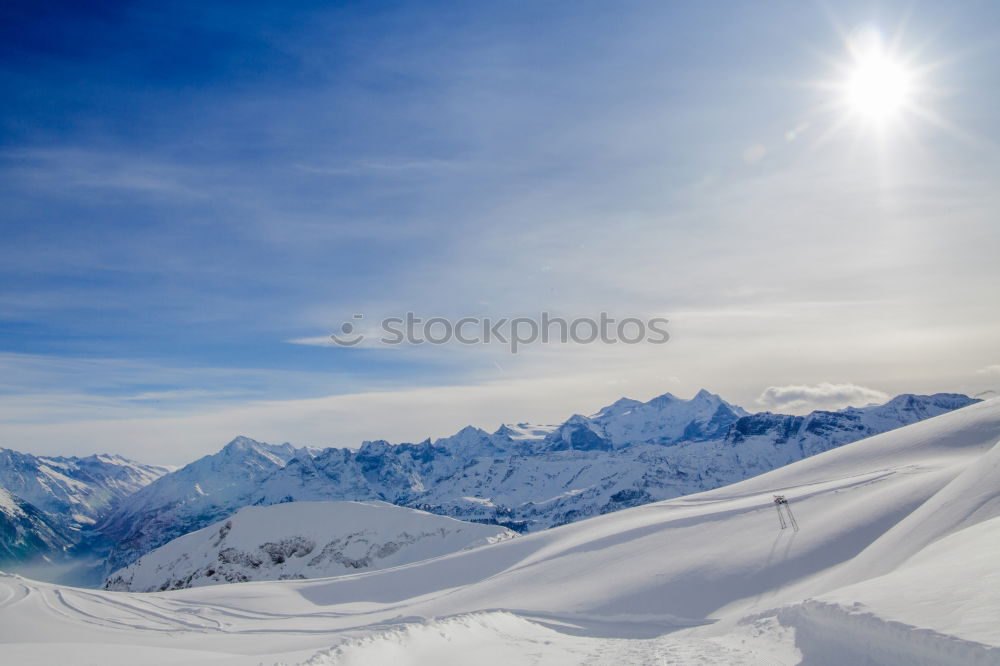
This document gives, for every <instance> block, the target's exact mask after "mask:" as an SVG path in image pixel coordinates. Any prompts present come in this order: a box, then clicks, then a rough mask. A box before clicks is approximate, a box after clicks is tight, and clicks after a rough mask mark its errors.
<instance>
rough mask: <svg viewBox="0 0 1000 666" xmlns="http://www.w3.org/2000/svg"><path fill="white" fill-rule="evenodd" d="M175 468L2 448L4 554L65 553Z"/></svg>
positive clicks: (0, 534) (0, 539)
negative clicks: (138, 491)
mask: <svg viewBox="0 0 1000 666" xmlns="http://www.w3.org/2000/svg"><path fill="white" fill-rule="evenodd" d="M171 470H172V468H169V467H162V466H159V465H145V464H142V463H139V462H136V461H134V460H129V459H128V458H124V457H122V456H117V455H111V454H106V453H105V454H95V455H91V456H86V457H83V458H78V457H64V456H35V455H31V454H29V453H21V452H19V451H12V450H10V449H4V448H0V493H2V494H3V498H4V499H3V502H0V504H3V506H2V507H0V513H2V514H3V515H2V516H0V522H2V525H0V555H3V556H6V557H7V558H9V559H11V560H17V561H25V560H29V559H33V558H35V557H50V556H58V555H63V554H66V553H67V552H69V551H71V550H73V549H74V548H78V547H80V546H81V544H83V543H84V542H85V541H87V540H90V539H93V538H95V533H94V531H93V526H94V525H95V524H96V523H97V522H98V521H99V520H101V519H102V518H103V517H104V516H106V515H107V514H108V513H109V512H110V511H111V510H113V509H114V508H115V507H116V506H117V505H118V503H119V502H121V501H122V500H124V499H125V498H126V497H129V496H130V495H132V494H133V493H135V492H136V491H137V490H139V489H140V488H142V487H143V486H145V485H147V484H149V483H151V482H152V481H154V480H156V479H158V478H160V477H161V476H163V475H164V474H167V473H168V472H170V471H171Z"/></svg>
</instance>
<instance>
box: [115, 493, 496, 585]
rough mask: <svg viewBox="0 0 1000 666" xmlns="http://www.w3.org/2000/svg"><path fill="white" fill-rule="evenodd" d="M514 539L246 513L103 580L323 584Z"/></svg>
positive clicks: (391, 523) (280, 511) (476, 530)
mask: <svg viewBox="0 0 1000 666" xmlns="http://www.w3.org/2000/svg"><path fill="white" fill-rule="evenodd" d="M515 536H516V533H514V532H511V531H510V530H507V529H505V528H502V527H498V526H496V525H479V524H475V523H466V522H462V521H460V520H455V519H454V518H447V517H445V516H436V515H434V514H430V513H426V512H424V511H416V510H414V509H406V508H402V507H398V506H393V505H392V504H386V503H385V502H290V503H287V504H276V505H274V506H267V507H256V506H248V507H244V508H242V509H240V510H239V511H237V512H236V513H235V514H234V515H233V516H231V517H230V518H227V519H225V520H222V521H219V522H217V523H215V524H214V525H211V526H209V527H206V528H204V529H201V530H198V531H197V532H192V533H190V534H185V535H184V536H182V537H179V538H177V539H174V540H173V541H171V542H170V543H167V544H166V545H164V546H160V547H159V548H157V549H156V550H154V551H153V552H151V553H147V554H146V555H144V556H143V557H141V558H140V559H139V560H138V561H137V562H134V563H133V564H131V565H129V566H128V567H125V568H124V569H121V570H119V571H116V572H115V573H114V574H112V575H111V576H109V577H108V580H107V581H106V583H105V588H106V589H110V590H131V591H134V592H152V591H154V590H172V589H181V588H186V587H197V586H200V585H212V584H216V583H227V582H228V583H236V582H246V581H252V580H287V579H290V578H321V577H324V576H337V575H341V574H345V573H353V572H355V571H358V570H375V569H383V568H386V567H394V566H399V565H401V564H407V563H410V562H417V561H419V560H426V559H429V558H432V557H439V556H441V555H446V554H448V553H452V552H456V551H460V550H465V549H468V548H473V547H475V546H481V545H484V544H488V543H496V542H498V541H503V540H505V539H510V538H513V537H515Z"/></svg>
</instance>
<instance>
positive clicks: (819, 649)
mask: <svg viewBox="0 0 1000 666" xmlns="http://www.w3.org/2000/svg"><path fill="white" fill-rule="evenodd" d="M855 607H857V608H862V607H863V606H861V604H855ZM777 617H778V621H779V622H781V624H783V625H785V626H788V627H792V628H793V629H795V644H796V647H797V648H798V649H799V650H801V652H802V656H803V663H808V664H810V665H811V666H841V665H842V664H847V663H850V664H856V665H857V666H939V665H940V664H967V665H968V666H996V664H998V663H1000V647H994V646H990V645H985V644H983V643H978V642H976V641H970V640H964V639H962V638H958V637H956V636H950V635H947V634H942V633H940V632H937V631H934V630H932V629H925V628H922V627H915V626H913V625H909V624H906V623H903V622H898V621H896V620H886V619H884V618H881V617H878V616H877V615H875V614H874V613H868V612H860V611H852V610H851V609H849V608H845V607H843V606H841V605H839V604H831V603H825V602H822V601H817V600H815V599H808V600H806V601H804V602H802V603H801V604H796V605H794V606H787V607H785V608H781V609H778V610H777ZM745 619H746V618H745Z"/></svg>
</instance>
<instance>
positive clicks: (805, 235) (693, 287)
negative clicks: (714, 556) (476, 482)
mask: <svg viewBox="0 0 1000 666" xmlns="http://www.w3.org/2000/svg"><path fill="white" fill-rule="evenodd" d="M997 25H1000V6H997V5H996V3H992V2H987V1H983V2H953V3H940V2H879V3H873V2H838V3H829V4H823V3H819V2H797V1H795V2H793V1H788V2H782V1H777V0H776V1H772V2H767V3H722V2H699V3H694V2H690V3H686V2H676V3H663V2H640V1H635V2H623V3H607V2H587V1H579V2H568V1H567V2H545V3H537V2H504V3H435V2H378V3H370V2H344V3H337V2H327V3H318V2H317V3H312V2H300V3H278V2H239V3H236V2H216V3H194V2H183V1H180V2H172V3H154V2H100V3H91V2H81V1H76V2H42V1H37V0H36V1H34V2H18V1H16V0H15V1H13V2H7V3H4V5H3V7H2V8H0V101H2V104H0V233H2V239H3V241H2V243H0V446H2V447H7V448H13V449H17V450H21V451H27V452H32V453H45V454H63V455H85V454H89V453H92V452H97V451H102V452H103V451H108V452H114V453H121V454H124V455H127V456H130V457H134V458H137V459H140V460H143V461H148V462H155V463H167V464H183V463H184V462H187V461H188V460H190V459H192V458H194V457H197V456H200V455H204V454H207V453H210V452H212V451H214V450H216V449H218V448H220V447H221V446H222V445H223V444H225V443H226V442H227V441H229V440H230V439H232V438H233V437H234V436H236V435H238V434H243V435H247V436H250V437H254V438H256V439H261V440H266V441H273V442H280V441H290V442H292V443H295V444H300V445H312V446H331V445H337V446H357V445H358V444H359V443H360V442H361V441H362V440H366V439H380V438H382V439H388V440H390V441H419V440H422V439H424V438H426V437H440V436H446V435H448V434H451V433H452V432H455V431H457V430H458V429H459V428H461V427H462V426H464V425H466V424H473V425H477V426H480V427H483V428H485V429H489V430H492V429H495V428H496V427H497V426H499V424H500V423H503V422H519V421H531V422H540V423H553V422H561V421H562V420H564V419H565V418H567V417H568V416H570V415H571V414H573V413H576V412H579V413H590V412H595V411H597V410H598V409H599V408H600V407H601V406H603V405H605V404H609V403H611V402H613V401H614V400H615V399H617V398H619V397H621V396H629V397H632V398H636V399H643V400H647V399H649V398H651V397H653V396H656V395H659V394H662V393H665V392H668V391H669V392H671V393H674V394H676V395H678V396H681V397H690V396H691V395H693V394H694V393H695V392H697V391H698V390H699V389H700V388H707V389H708V390H710V391H713V392H715V393H718V394H720V395H722V396H723V397H724V398H726V399H727V400H729V401H731V402H734V403H736V404H740V405H741V406H743V407H744V408H746V409H748V410H750V411H758V410H764V409H769V410H772V411H783V412H790V413H804V412H806V411H809V410H810V409H815V408H840V407H843V406H846V405H848V404H855V405H863V404H868V403H871V402H880V401H882V400H885V399H887V398H888V397H890V396H892V395H895V394H898V393H904V392H912V393H932V392H938V391H954V392H963V393H967V394H969V395H982V396H983V397H987V396H991V395H995V394H993V393H990V391H994V390H1000V349H998V345H997V340H1000V308H998V307H997V297H996V293H997V290H998V287H1000V263H998V262H997V253H998V249H1000V225H998V224H997V212H998V211H1000V188H997V187H996V183H997V182H1000V126H998V121H1000V117H998V116H997V113H996V108H997V106H998V101H1000V100H998V99H997V95H998V92H997V91H1000V66H998V65H997V63H1000V33H998V32H997V30H996V26H997ZM859 35H869V36H870V35H881V38H882V42H883V44H884V51H885V53H888V54H890V55H891V56H892V61H893V63H895V64H898V65H899V67H900V68H902V70H904V71H905V73H906V81H907V94H906V100H905V105H903V107H902V108H900V109H897V110H896V112H894V113H892V114H887V115H885V116H884V117H883V116H880V117H879V118H878V119H873V118H872V117H870V116H866V115H865V114H864V113H861V112H859V110H858V108H857V105H854V106H852V103H851V102H850V99H849V97H850V95H849V92H850V90H853V88H851V85H852V84H851V83H850V82H851V81H854V80H855V79H854V78H852V77H854V76H855V74H854V72H855V70H856V69H857V53H856V50H854V51H852V49H856V46H857V44H858V43H859V42H858V36H859ZM876 87H878V86H876ZM406 312H414V313H417V314H419V315H420V316H422V317H424V318H426V317H444V318H449V319H451V320H452V321H454V320H457V319H458V318H461V317H468V316H472V317H486V316H488V317H494V318H497V317H507V318H513V317H534V318H537V317H538V316H540V313H542V312H546V313H551V314H552V315H553V316H560V317H564V318H567V319H572V318H580V317H597V316H598V314H599V313H601V312H608V313H610V314H611V315H613V316H615V317H617V318H619V319H621V318H624V317H638V318H640V319H643V320H646V319H649V318H652V317H662V318H665V319H668V320H669V322H670V323H669V325H668V329H669V333H670V340H669V342H667V343H666V344H636V345H622V344H617V345H611V344H602V343H594V344H573V343H569V344H559V343H550V344H541V343H536V344H532V345H527V346H525V347H524V348H523V349H522V350H521V351H520V352H519V353H518V354H512V353H510V351H509V349H508V348H506V347H504V346H502V345H498V344H476V345H460V344H455V343H452V344H446V345H426V344H425V345H402V346H387V345H384V344H381V343H377V342H376V341H375V340H374V339H373V337H372V336H371V335H369V337H368V338H367V339H366V342H365V344H360V345H358V346H355V347H340V346H337V345H335V344H332V343H331V342H330V340H329V337H328V336H329V335H330V334H331V333H336V332H338V331H340V327H341V325H342V323H343V322H359V321H361V322H364V326H363V327H362V329H360V330H363V331H364V332H366V333H368V332H370V331H371V330H372V328H371V327H372V326H375V325H376V323H377V322H378V321H379V320H380V319H381V318H384V317H392V316H403V315H405V313H406ZM358 314H362V315H364V318H363V319H361V320H359V319H356V318H354V315H358Z"/></svg>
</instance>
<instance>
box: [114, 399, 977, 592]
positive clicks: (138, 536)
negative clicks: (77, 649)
mask: <svg viewBox="0 0 1000 666" xmlns="http://www.w3.org/2000/svg"><path fill="white" fill-rule="evenodd" d="M973 402H978V401H977V400H974V399H972V398H969V397H967V396H962V395H955V394H936V395H930V396H918V395H901V396H898V397H897V398H894V399H893V400H891V401H889V402H888V403H886V404H885V405H878V406H869V407H862V408H854V407H851V408H847V409H844V410H840V411H816V412H813V413H811V414H808V415H806V416H791V415H782V414H772V413H768V412H764V413H759V414H748V413H747V412H746V411H745V410H743V409H742V408H740V407H738V406H736V405H732V404H730V403H728V402H726V401H725V400H723V399H722V398H720V397H719V396H717V395H715V394H712V393H710V392H708V391H704V390H703V391H699V392H698V393H697V394H696V395H695V396H694V397H692V398H691V399H688V400H685V399H682V398H678V397H676V396H673V395H671V394H669V393H667V394H664V395H662V396H659V397H656V398H653V399H652V400H649V401H648V402H640V401H637V400H630V399H628V398H623V399H621V400H618V401H616V402H614V403H612V404H611V405H608V406H607V407H604V408H603V409H601V410H599V411H598V412H597V413H595V414H592V415H590V416H583V415H579V414H577V415H574V416H571V417H570V418H569V419H567V420H566V421H565V422H563V423H562V424H559V425H553V426H542V425H532V424H527V423H518V424H505V425H503V426H501V427H500V428H498V429H497V430H496V431H495V432H492V433H489V432H487V431H484V430H481V429H479V428H475V427H473V426H467V427H465V428H463V429H461V430H460V431H458V432H457V433H455V434H454V435H451V436H450V437H444V438H441V439H438V440H435V441H431V440H425V441H423V442H420V443H417V444H410V443H404V444H390V443H389V442H386V441H381V440H378V441H367V442H364V443H362V445H361V446H360V448H358V449H357V450H350V449H340V448H328V449H321V450H317V449H295V448H294V447H292V446H291V445H289V444H282V445H277V446H276V445H271V444H265V443H262V442H256V441H254V440H252V439H249V438H246V437H238V438H236V439H235V440H233V441H232V442H230V443H229V444H227V445H226V446H225V447H224V448H223V449H222V450H221V451H219V452H218V453H215V454H213V455H210V456H205V457H204V458H201V459H200V460H197V461H195V462H193V463H191V464H189V465H187V466H185V467H183V468H182V469H180V470H177V471H176V472H172V473H170V474H167V475H165V476H163V477H162V478H160V479H158V480H156V481H154V482H153V483H151V484H149V485H148V486H146V487H144V488H142V489H141V490H139V491H137V492H136V493H135V494H134V495H132V496H131V497H130V499H129V501H128V502H127V503H123V504H121V505H119V506H118V507H117V508H116V509H115V510H114V511H112V512H111V514H110V515H109V516H108V517H107V518H106V519H105V520H104V521H103V522H102V523H101V525H100V529H101V530H102V531H103V532H104V534H105V535H106V536H107V537H108V538H109V539H110V540H111V541H113V542H114V543H115V544H116V546H115V548H114V549H113V551H112V553H111V556H110V557H109V559H108V571H109V572H110V571H112V570H114V569H118V568H120V567H123V566H126V565H128V564H130V563H131V562H134V561H135V560H136V559H138V558H139V557H141V556H142V555H144V554H145V553H147V552H149V551H151V550H153V549H154V548H157V547H158V546H161V545H163V544H165V543H167V542H168V541H170V540H171V539H173V538H175V537H178V536H180V535H183V534H186V533H188V532H191V531H194V530H197V529H200V528H203V527H205V526H206V525H209V524H211V523H213V522H216V521H218V520H221V519H223V518H225V517H227V516H229V515H230V514H232V513H234V512H235V511H236V510H238V509H239V508H240V507H243V506H248V505H254V506H266V505H273V504H280V503H285V502H292V501H343V500H355V501H367V500H381V501H385V502H389V503H392V504H396V505H401V506H407V507H412V508H417V509H421V510H425V511H429V512H432V513H437V514H442V515H446V516H451V517H453V518H458V519H460V520H467V521H472V522H482V523H493V524H497V525H502V526H505V527H509V528H511V529H515V530H517V531H533V530H539V529H544V528H547V527H552V526H555V525H561V524H564V523H568V522H573V521H576V520H580V519H583V518H587V517H590V516H595V515H599V514H602V513H608V512H611V511H616V510H618V509H622V508H626V507H631V506H636V505H639V504H644V503H648V502H652V501H656V500H662V499H668V498H671V497H676V496H678V495H684V494H688V493H693V492H698V491H702V490H707V489H711V488H716V487H719V486H722V485H726V484H728V483H732V482H735V481H739V480H741V479H745V478H747V477H750V476H755V475H757V474H760V473H763V472H766V471H769V470H771V469H774V468H776V467H780V466H782V465H786V464H788V463H791V462H794V461H796V460H799V459H801V458H804V457H806V456H810V455H813V454H815V453H819V452H822V451H826V450H829V449H831V448H835V447H837V446H840V445H842V444H846V443H848V442H853V441H856V440H859V439H863V438H865V437H869V436H871V435H875V434H879V433H882V432H886V431H888V430H892V429H894V428H898V427H901V426H904V425H908V424H910V423H914V422H916V421H920V420H923V419H926V418H929V417H932V416H937V415H939V414H943V413H945V412H948V411H951V410H954V409H958V408H960V407H963V406H966V405H969V404H972V403H973Z"/></svg>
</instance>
